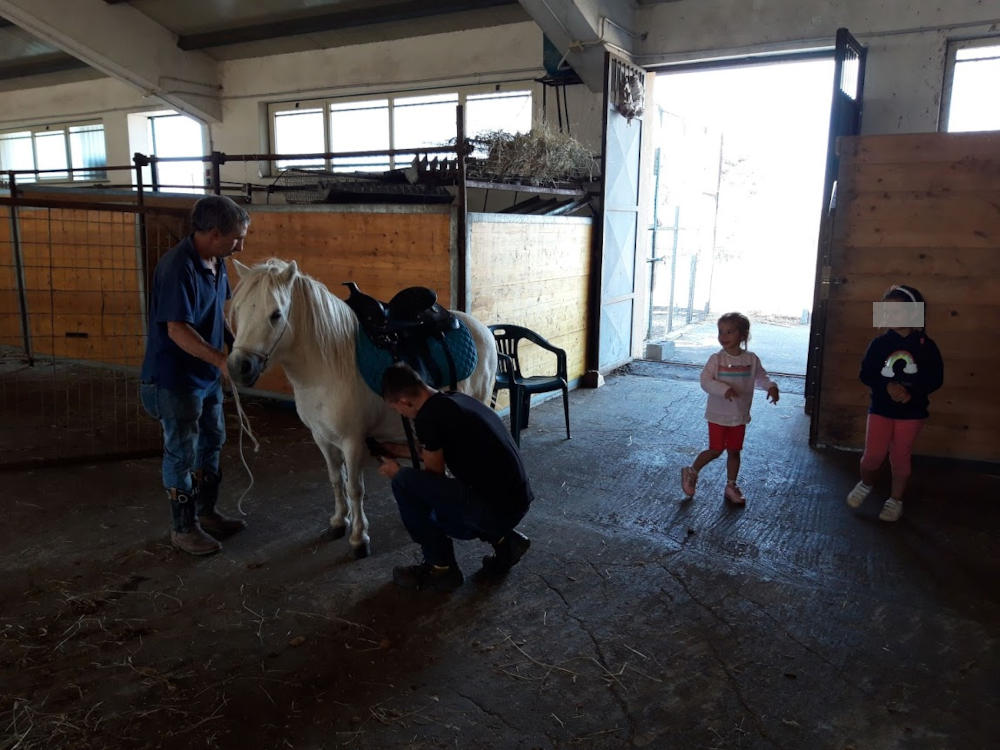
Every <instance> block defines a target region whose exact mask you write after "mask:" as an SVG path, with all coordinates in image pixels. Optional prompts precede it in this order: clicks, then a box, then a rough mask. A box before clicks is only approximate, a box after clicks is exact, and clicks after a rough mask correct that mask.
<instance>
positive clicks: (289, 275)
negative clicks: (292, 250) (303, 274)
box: [281, 260, 299, 284]
mask: <svg viewBox="0 0 1000 750" xmlns="http://www.w3.org/2000/svg"><path fill="white" fill-rule="evenodd" d="M298 272H299V267H298V265H297V264H296V263H295V261H294V260H292V261H289V262H288V265H287V266H286V267H285V270H284V271H282V272H281V280H282V281H283V282H285V283H286V284H287V283H288V282H289V281H291V280H292V279H294V278H295V274H297V273H298Z"/></svg>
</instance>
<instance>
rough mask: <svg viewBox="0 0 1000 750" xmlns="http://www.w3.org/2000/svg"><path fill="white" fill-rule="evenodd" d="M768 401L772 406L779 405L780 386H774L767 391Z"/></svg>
mask: <svg viewBox="0 0 1000 750" xmlns="http://www.w3.org/2000/svg"><path fill="white" fill-rule="evenodd" d="M767 400H768V401H770V402H771V403H772V404H776V403H778V386H776V385H772V386H771V387H770V388H768V389H767Z"/></svg>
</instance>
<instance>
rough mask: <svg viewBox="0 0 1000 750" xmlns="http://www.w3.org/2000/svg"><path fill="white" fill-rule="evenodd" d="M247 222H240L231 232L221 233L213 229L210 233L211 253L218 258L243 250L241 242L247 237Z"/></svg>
mask: <svg viewBox="0 0 1000 750" xmlns="http://www.w3.org/2000/svg"><path fill="white" fill-rule="evenodd" d="M248 229H249V225H248V224H241V225H240V226H238V227H236V229H234V230H233V231H232V232H229V233H228V234H223V233H222V232H220V231H219V230H218V229H213V230H212V232H211V234H210V241H211V248H212V255H214V256H216V257H219V258H228V257H229V256H230V255H232V254H233V253H238V252H241V251H242V250H243V242H244V240H246V238H247V230H248Z"/></svg>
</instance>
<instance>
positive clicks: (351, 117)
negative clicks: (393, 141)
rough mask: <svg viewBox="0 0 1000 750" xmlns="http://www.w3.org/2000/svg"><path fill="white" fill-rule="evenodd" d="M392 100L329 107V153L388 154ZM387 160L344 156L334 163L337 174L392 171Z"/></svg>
mask: <svg viewBox="0 0 1000 750" xmlns="http://www.w3.org/2000/svg"><path fill="white" fill-rule="evenodd" d="M389 143H390V139H389V100H388V99H373V100H371V101H366V102H347V103H334V104H331V105H330V151H386V150H388V149H389ZM390 165H391V161H390V159H389V158H388V157H384V156H357V157H349V156H343V157H338V158H336V159H334V160H333V168H334V169H335V170H336V171H338V172H354V171H357V170H368V171H378V170H386V169H389V168H390Z"/></svg>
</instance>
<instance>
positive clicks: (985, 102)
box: [944, 37, 1000, 133]
mask: <svg viewBox="0 0 1000 750" xmlns="http://www.w3.org/2000/svg"><path fill="white" fill-rule="evenodd" d="M998 81H1000V38H998V37H994V38H992V39H969V40H964V41H961V42H952V43H951V45H950V48H949V51H948V70H947V72H946V74H945V82H946V87H945V118H944V120H945V123H944V124H945V128H944V129H945V130H947V131H948V132H951V133H955V132H963V131H970V130H1000V96H998V92H1000V84H998Z"/></svg>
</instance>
